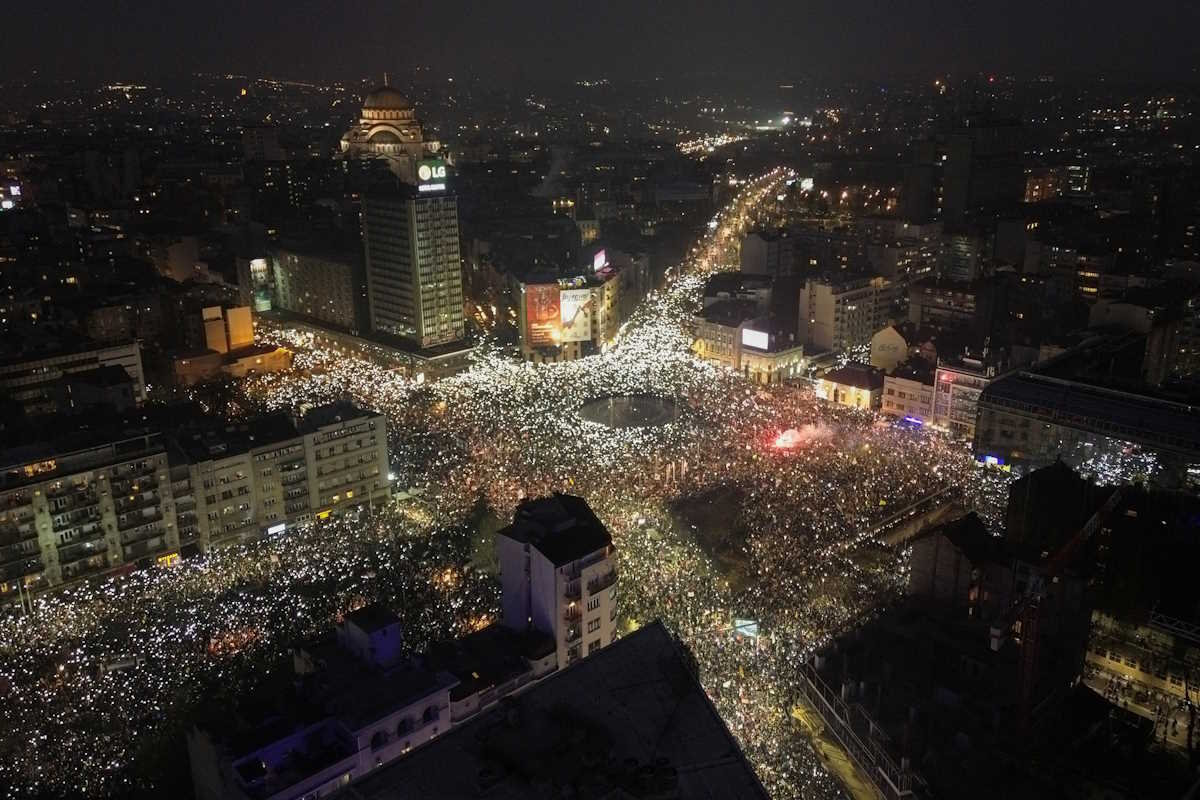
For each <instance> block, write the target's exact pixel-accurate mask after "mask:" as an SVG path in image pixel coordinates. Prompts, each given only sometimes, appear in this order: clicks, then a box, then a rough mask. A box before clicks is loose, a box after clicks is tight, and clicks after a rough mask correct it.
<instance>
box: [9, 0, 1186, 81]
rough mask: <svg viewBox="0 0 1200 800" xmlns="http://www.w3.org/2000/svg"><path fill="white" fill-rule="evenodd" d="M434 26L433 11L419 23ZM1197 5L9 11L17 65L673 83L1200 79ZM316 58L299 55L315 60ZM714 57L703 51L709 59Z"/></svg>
mask: <svg viewBox="0 0 1200 800" xmlns="http://www.w3.org/2000/svg"><path fill="white" fill-rule="evenodd" d="M418 21H419V22H418ZM1197 25H1200V9H1197V8H1196V7H1194V6H1193V7H1186V6H1185V5H1184V4H1178V3H1169V2H1161V1H1160V0H1155V1H1154V2H1149V3H1143V4H1140V5H1139V6H1138V9H1137V14H1136V15H1135V14H1132V13H1131V11H1130V10H1129V9H1128V8H1127V6H1126V4H1118V3H1115V2H1111V1H1110V2H1103V3H1092V4H1090V5H1089V6H1088V7H1087V18H1086V21H1085V20H1084V19H1083V17H1082V16H1081V12H1080V9H1079V8H1078V7H1077V6H1075V5H1074V4H1072V3H1067V2H1055V3H1049V4H1046V3H1033V2H1027V1H1026V0H1022V2H1018V3H1008V4H1003V5H995V6H987V5H984V4H979V3H959V2H947V0H936V1H935V2H929V3H927V4H924V5H923V7H921V8H901V7H899V6H893V5H890V4H878V3H867V2H861V1H860V2H856V3H850V4H846V3H831V2H824V1H822V2H806V3H783V2H760V3H755V4H753V5H751V6H750V7H749V8H746V7H742V6H739V7H737V8H734V7H732V6H730V5H729V4H727V3H722V2H701V3H691V4H686V5H684V4H678V3H672V4H659V5H656V6H646V5H643V4H634V3H627V2H623V3H617V4H610V5H608V6H605V7H603V8H596V9H588V8H586V7H578V6H577V7H564V6H563V5H561V4H553V3H548V2H542V0H536V2H530V3H523V4H520V5H515V4H497V5H484V6H478V5H475V4H469V3H461V2H458V3H436V4H435V3H419V4H417V5H416V6H415V7H412V6H403V7H400V6H392V5H387V4H382V3H367V4H364V5H359V6H356V7H355V10H354V12H353V13H347V12H345V11H344V10H343V9H342V8H340V7H338V6H336V5H332V4H323V3H310V4H308V5H307V6H304V7H301V8H299V9H297V8H296V7H294V6H292V5H284V4H280V3H276V2H273V0H272V1H270V2H263V3H257V4H254V5H253V6H251V7H243V6H241V5H235V4H229V3H209V4H203V5H188V6H184V5H182V4H162V5H158V4H152V3H129V4H123V7H122V8H120V9H113V8H111V7H106V6H104V5H100V4H87V3H68V4H66V5H65V6H62V5H59V6H55V7H53V9H51V8H42V7H35V6H32V5H26V6H21V7H18V8H14V9H11V10H9V11H8V12H7V13H6V28H7V29H8V31H9V32H10V33H12V34H14V35H12V36H10V37H8V42H7V43H6V46H5V49H4V51H3V52H2V53H0V68H3V70H4V74H5V75H6V76H7V78H8V79H12V78H24V77H29V76H31V75H34V74H37V75H41V76H44V77H50V78H79V77H81V76H83V75H106V76H112V77H114V78H115V77H118V76H125V77H129V78H145V77H147V76H155V75H158V76H171V75H183V74H187V73H190V72H195V71H211V72H250V73H256V74H269V75H274V76H278V77H284V78H293V79H301V78H308V79H314V80H315V79H325V80H334V79H340V80H344V79H349V78H352V77H357V76H361V75H362V74H382V73H383V72H384V71H391V72H392V73H393V74H395V75H397V76H400V75H403V74H404V73H405V72H413V71H415V70H417V68H419V67H424V68H429V67H431V66H434V68H435V70H436V71H437V72H439V73H444V74H446V75H452V74H455V73H457V74H460V75H465V74H471V73H475V74H480V75H484V76H487V77H489V78H491V79H494V80H499V81H506V80H507V81H511V80H542V79H545V78H546V77H548V76H550V75H555V76H567V77H571V78H584V77H613V78H618V79H629V78H656V77H662V78H672V77H676V76H680V75H689V74H697V73H699V74H708V75H710V76H715V77H718V78H719V77H722V76H725V77H728V78H731V79H742V80H744V79H748V78H751V79H752V78H754V77H760V76H769V77H770V78H771V79H774V78H775V77H779V78H781V79H787V78H792V79H811V80H816V81H842V80H872V81H880V82H886V81H889V80H892V79H913V78H923V77H932V76H939V75H947V74H950V75H963V74H972V73H984V74H1013V75H1017V76H1020V77H1036V76H1039V75H1061V76H1062V77H1072V78H1078V77H1086V76H1104V77H1106V78H1109V79H1120V78H1122V77H1128V78H1157V79H1173V80H1178V79H1194V78H1195V77H1196V76H1197V67H1196V65H1197V64H1198V63H1200V58H1197V56H1198V54H1200V51H1198V48H1197V45H1196V44H1195V42H1194V40H1193V39H1191V38H1190V37H1189V35H1188V31H1190V30H1194V29H1195V27H1196V26H1197ZM301 53H302V54H303V57H302V58H300V57H298V54H301ZM698 53H702V54H703V56H702V57H698V56H697V54H698Z"/></svg>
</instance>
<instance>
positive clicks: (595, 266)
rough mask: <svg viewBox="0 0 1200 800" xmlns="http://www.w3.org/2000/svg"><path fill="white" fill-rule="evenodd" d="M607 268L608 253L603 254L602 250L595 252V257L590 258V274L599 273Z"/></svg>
mask: <svg viewBox="0 0 1200 800" xmlns="http://www.w3.org/2000/svg"><path fill="white" fill-rule="evenodd" d="M607 266H608V253H606V252H604V251H603V250H599V251H597V252H596V255H594V256H592V272H599V271H600V270H602V269H604V268H605V267H607Z"/></svg>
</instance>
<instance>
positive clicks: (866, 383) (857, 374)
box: [822, 364, 884, 391]
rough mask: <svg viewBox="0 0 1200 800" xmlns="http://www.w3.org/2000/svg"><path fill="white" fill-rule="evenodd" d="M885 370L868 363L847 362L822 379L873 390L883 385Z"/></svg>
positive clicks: (841, 384) (827, 373)
mask: <svg viewBox="0 0 1200 800" xmlns="http://www.w3.org/2000/svg"><path fill="white" fill-rule="evenodd" d="M883 378H884V373H883V370H881V369H879V368H877V367H872V366H868V365H867V364H847V365H846V366H844V367H839V368H838V369H833V370H830V371H829V372H826V373H825V375H824V376H823V377H822V380H826V381H829V382H830V383H836V384H838V385H839V386H853V387H855V388H857V389H867V390H869V391H873V390H875V389H880V388H882V387H883Z"/></svg>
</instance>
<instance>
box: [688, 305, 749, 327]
mask: <svg viewBox="0 0 1200 800" xmlns="http://www.w3.org/2000/svg"><path fill="white" fill-rule="evenodd" d="M757 316H758V307H757V306H756V305H755V303H754V301H753V300H718V301H717V302H715V303H713V304H712V305H709V306H705V307H704V308H702V309H701V310H700V318H701V319H703V320H704V321H705V322H711V323H713V324H715V325H724V326H726V327H729V328H736V327H737V326H738V325H741V324H742V323H743V322H746V321H748V320H752V319H754V318H755V317H757Z"/></svg>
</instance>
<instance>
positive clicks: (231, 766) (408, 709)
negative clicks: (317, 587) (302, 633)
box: [187, 606, 458, 800]
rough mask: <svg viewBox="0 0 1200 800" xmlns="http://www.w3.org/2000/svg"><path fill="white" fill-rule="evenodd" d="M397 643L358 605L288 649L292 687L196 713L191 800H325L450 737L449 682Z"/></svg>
mask: <svg viewBox="0 0 1200 800" xmlns="http://www.w3.org/2000/svg"><path fill="white" fill-rule="evenodd" d="M402 641H403V632H402V629H401V625H400V620H399V618H398V617H396V615H395V614H393V613H392V612H390V611H388V610H387V609H385V608H383V607H381V606H365V607H363V608H360V609H358V610H356V611H352V612H350V613H349V614H347V615H346V616H345V619H344V620H342V621H341V622H339V623H338V624H337V627H336V629H335V633H334V635H333V636H327V637H324V638H321V639H318V640H316V641H312V642H306V643H303V644H301V645H299V646H297V647H296V648H295V649H294V651H293V672H294V674H293V676H292V680H293V681H294V683H284V684H282V685H280V684H279V682H278V681H276V685H273V686H270V687H269V688H268V689H265V690H263V691H260V692H258V693H256V695H255V696H254V697H253V699H252V702H246V703H239V704H237V705H235V706H234V708H232V709H227V708H222V709H220V710H219V711H214V710H210V711H208V712H207V713H205V712H202V713H201V720H200V724H198V725H196V726H194V727H193V728H192V730H190V731H189V732H188V735H187V744H188V755H189V758H190V760H191V765H192V782H193V789H194V792H195V797H196V798H197V800H259V799H260V798H272V800H301V798H315V797H327V796H329V795H331V794H333V793H335V792H336V791H337V790H338V789H340V788H341V787H344V786H345V785H346V784H348V783H349V782H350V781H351V780H353V779H355V778H357V777H360V776H362V775H365V774H367V773H368V772H370V771H372V770H373V769H375V768H376V767H378V766H380V765H382V764H383V763H385V762H387V761H391V760H393V759H395V758H397V757H399V756H401V755H403V754H405V753H407V752H408V751H409V750H411V749H413V748H415V747H420V746H421V745H423V744H426V743H428V742H430V741H432V740H433V739H435V738H436V737H437V736H439V735H440V734H444V733H445V732H446V731H448V730H449V729H450V725H451V720H450V692H451V690H452V689H453V688H454V687H455V686H456V685H457V683H458V681H457V679H455V678H454V677H453V676H452V675H450V674H448V673H444V672H442V673H435V672H432V671H430V670H428V669H425V668H423V667H422V666H420V665H418V664H416V663H413V662H412V661H410V660H409V659H407V658H405V657H404V655H403V653H402V650H401V644H402ZM248 699H250V698H248Z"/></svg>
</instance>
